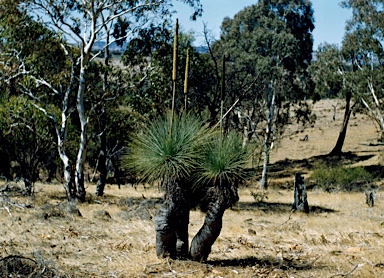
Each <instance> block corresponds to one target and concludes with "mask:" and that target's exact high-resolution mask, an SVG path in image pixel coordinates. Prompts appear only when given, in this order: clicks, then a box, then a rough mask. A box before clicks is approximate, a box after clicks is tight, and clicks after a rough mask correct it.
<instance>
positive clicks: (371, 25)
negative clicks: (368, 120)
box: [342, 0, 384, 140]
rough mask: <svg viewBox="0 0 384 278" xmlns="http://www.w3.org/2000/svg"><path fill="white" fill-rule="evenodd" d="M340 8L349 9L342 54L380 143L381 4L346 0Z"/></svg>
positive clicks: (383, 35)
mask: <svg viewBox="0 0 384 278" xmlns="http://www.w3.org/2000/svg"><path fill="white" fill-rule="evenodd" d="M342 6H343V7H345V8H349V9H352V18H351V19H350V20H349V21H348V22H347V26H346V34H345V36H344V39H343V51H344V52H345V53H346V56H347V59H348V60H349V61H350V62H351V64H352V65H353V66H354V69H353V70H354V80H355V88H356V90H357V92H358V94H359V96H360V97H361V101H362V103H363V105H364V106H365V108H366V110H367V112H368V115H370V116H371V117H372V118H373V120H374V121H375V122H376V123H377V125H378V127H379V129H380V131H381V132H380V140H383V136H384V115H383V107H382V101H383V98H384V94H383V86H384V84H383V81H382V80H383V77H384V17H383V9H384V2H383V1H382V0H366V1H362V0H346V1H342Z"/></svg>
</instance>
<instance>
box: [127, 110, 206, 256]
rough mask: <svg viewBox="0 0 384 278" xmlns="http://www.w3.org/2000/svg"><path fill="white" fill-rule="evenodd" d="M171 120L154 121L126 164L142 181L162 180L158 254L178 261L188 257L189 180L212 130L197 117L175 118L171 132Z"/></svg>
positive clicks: (133, 146) (135, 141) (136, 140)
mask: <svg viewBox="0 0 384 278" xmlns="http://www.w3.org/2000/svg"><path fill="white" fill-rule="evenodd" d="M171 117H172V114H171V113H169V114H168V116H167V117H166V118H161V119H159V120H157V121H154V122H153V123H151V124H149V126H148V127H146V128H145V129H144V130H143V132H142V133H140V134H138V135H137V136H136V137H134V138H133V141H132V144H131V145H130V152H129V153H128V154H127V155H126V156H125V157H124V158H123V165H124V166H125V167H127V168H131V169H133V170H134V171H135V172H136V174H137V175H138V177H139V178H140V179H141V180H142V181H146V182H150V183H154V182H156V181H160V187H161V188H162V189H163V190H164V202H163V205H162V207H161V208H160V210H159V212H158V214H157V216H156V219H155V229H156V253H157V255H158V256H159V257H168V256H169V257H171V258H175V257H176V256H178V257H186V256H187V255H188V223H189V210H190V201H191V200H190V197H191V195H190V194H191V186H190V180H189V178H190V177H191V176H192V174H193V173H194V171H195V169H196V168H197V166H198V161H199V158H200V157H201V150H202V146H204V144H205V143H206V140H207V137H208V136H209V131H208V129H207V127H205V126H204V125H202V123H201V122H200V121H199V120H198V119H196V118H195V117H193V116H191V115H183V116H175V117H174V119H173V121H172V133H170V132H169V131H170V124H171ZM177 241H179V246H178V247H177Z"/></svg>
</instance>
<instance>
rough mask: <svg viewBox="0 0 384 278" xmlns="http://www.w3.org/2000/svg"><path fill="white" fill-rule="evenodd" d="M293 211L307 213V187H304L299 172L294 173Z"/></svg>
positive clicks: (302, 178)
mask: <svg viewBox="0 0 384 278" xmlns="http://www.w3.org/2000/svg"><path fill="white" fill-rule="evenodd" d="M292 210H293V211H296V210H298V211H304V212H305V213H309V206H308V199H307V189H306V187H305V182H304V177H303V176H301V175H300V174H299V173H296V174H295V182H294V201H293V205H292Z"/></svg>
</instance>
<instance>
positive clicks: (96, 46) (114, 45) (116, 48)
mask: <svg viewBox="0 0 384 278" xmlns="http://www.w3.org/2000/svg"><path fill="white" fill-rule="evenodd" d="M104 47H105V42H100V41H99V42H95V44H94V46H93V50H94V51H99V50H102V49H103V48H104ZM125 49H127V43H126V42H124V44H123V46H118V45H117V43H115V42H114V43H112V44H111V45H110V46H109V50H110V51H112V52H116V53H123V52H124V51H125Z"/></svg>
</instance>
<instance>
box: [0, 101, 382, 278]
mask: <svg viewBox="0 0 384 278" xmlns="http://www.w3.org/2000/svg"><path fill="white" fill-rule="evenodd" d="M318 105H319V107H317V109H318V111H319V113H320V116H319V115H318V118H319V121H318V122H317V123H316V125H315V126H314V127H313V128H311V129H310V130H307V131H306V132H304V133H297V134H293V135H292V136H291V137H290V138H289V137H287V138H286V139H284V140H283V142H282V143H281V144H280V146H279V148H278V149H276V150H275V153H274V154H273V156H272V161H273V167H272V180H271V185H276V186H272V187H271V190H270V191H269V193H268V199H265V198H264V199H263V201H261V202H255V200H254V198H253V197H252V195H251V190H255V187H256V185H255V184H252V183H250V184H248V187H244V188H241V189H240V201H239V203H238V204H237V205H236V206H234V207H233V208H232V209H230V210H227V211H226V212H225V215H224V223H223V230H222V233H221V235H220V237H219V238H218V240H217V242H216V243H215V244H214V246H213V250H212V253H211V255H210V257H209V261H208V262H207V263H204V264H201V263H196V262H191V261H167V260H159V259H158V258H157V257H156V255H155V240H154V239H155V232H154V224H153V217H154V215H155V214H156V210H157V208H158V206H159V204H160V198H161V193H160V192H158V191H157V189H156V188H149V189H145V188H144V187H142V186H139V187H138V188H137V189H135V188H132V187H130V186H123V187H122V188H121V189H120V190H119V189H117V187H116V186H108V187H107V189H106V195H105V196H104V197H101V198H98V197H94V196H92V193H93V192H94V189H95V188H94V185H89V187H88V188H87V193H88V194H87V200H86V202H85V203H83V204H78V205H76V206H74V205H71V204H68V203H66V200H65V193H64V190H63V188H62V186H61V185H47V184H37V185H36V190H35V191H36V195H35V197H34V198H27V197H23V196H18V195H14V196H9V199H7V198H4V197H5V195H4V194H5V193H2V194H3V195H1V196H0V197H3V198H0V200H2V201H0V219H1V223H2V225H1V226H0V277H11V276H9V274H10V273H11V272H9V270H10V269H9V266H10V265H11V264H10V262H11V261H12V260H13V259H15V260H14V261H12V262H13V265H14V266H16V265H17V266H19V267H22V266H23V267H30V269H31V271H30V272H33V273H34V274H33V275H31V276H30V277H329V278H330V277H384V257H383V251H382V250H383V249H384V214H383V211H384V201H383V199H384V194H383V192H382V191H381V190H377V191H376V194H375V195H376V199H375V206H374V207H368V206H367V205H366V204H365V195H364V193H356V192H355V193H343V192H340V193H337V194H336V193H333V194H329V193H324V192H321V191H318V190H310V191H309V192H308V200H309V205H310V210H311V212H310V213H309V214H308V215H306V214H302V213H291V205H292V201H293V192H292V191H291V188H292V178H293V173H294V172H295V171H303V172H305V173H306V176H308V175H310V170H311V167H314V165H316V163H344V164H345V163H347V164H349V165H363V166H367V165H369V166H370V167H373V169H376V170H377V169H379V170H381V169H382V168H381V163H380V160H381V157H380V153H381V150H382V146H369V143H370V142H374V140H375V138H376V137H375V136H376V131H375V128H374V125H373V124H372V122H370V120H369V119H367V118H364V117H362V116H359V115H357V116H356V118H353V119H352V121H351V122H352V123H351V127H350V129H349V133H348V135H347V136H348V137H347V142H346V145H345V149H344V150H345V151H346V152H350V154H349V155H347V156H345V157H342V158H341V159H339V160H336V161H329V160H328V159H327V158H326V156H324V155H325V154H326V153H327V152H329V151H330V149H331V148H332V147H333V144H334V142H335V140H336V139H335V138H336V137H337V133H338V131H339V121H340V120H341V117H342V116H341V115H340V114H341V112H342V111H340V113H339V114H337V116H336V119H337V120H338V121H336V122H333V121H332V110H331V109H330V108H331V105H330V104H329V103H328V102H326V101H325V102H322V103H319V104H318ZM327 109H328V110H327ZM355 124H356V129H357V130H354V127H355V126H354V125H355ZM293 130H295V127H292V131H293ZM362 130H364V132H361V131H362ZM335 133H336V135H335ZM305 134H308V138H309V140H308V141H300V140H299V139H300V138H301V137H304V135H305ZM329 134H332V136H331V135H329ZM328 135H329V136H328ZM327 138H330V139H329V140H326V139H327ZM379 184H380V182H379ZM277 185H279V186H277ZM282 185H284V186H282ZM1 187H2V186H0V188H1ZM10 200H11V201H12V203H10V202H8V201H10ZM203 219H204V215H203V214H202V213H201V212H199V211H192V213H191V220H190V235H191V236H192V235H193V234H195V233H196V232H197V231H198V230H199V228H200V226H201V224H202V222H203ZM16 259H19V261H16ZM6 263H8V274H7V272H6V271H7V269H6ZM1 271H2V272H1ZM15 276H16V275H13V276H12V277H15ZM18 277H28V275H25V276H23V275H21V274H20V275H19V276H18Z"/></svg>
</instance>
